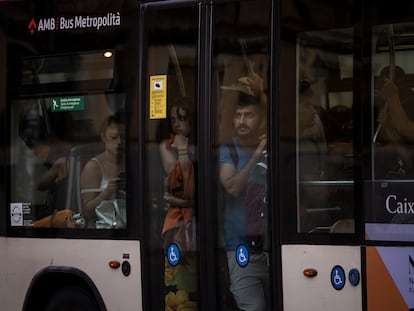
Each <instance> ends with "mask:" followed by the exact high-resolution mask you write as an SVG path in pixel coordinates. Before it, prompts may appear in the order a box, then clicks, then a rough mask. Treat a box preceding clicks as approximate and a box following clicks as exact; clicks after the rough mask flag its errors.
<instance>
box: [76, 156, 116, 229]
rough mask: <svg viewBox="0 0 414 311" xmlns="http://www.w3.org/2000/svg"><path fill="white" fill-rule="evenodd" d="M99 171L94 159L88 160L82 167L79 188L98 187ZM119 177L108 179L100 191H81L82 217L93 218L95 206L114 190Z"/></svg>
mask: <svg viewBox="0 0 414 311" xmlns="http://www.w3.org/2000/svg"><path fill="white" fill-rule="evenodd" d="M101 179H102V176H101V172H100V168H99V166H98V164H97V163H96V162H95V161H89V162H88V163H87V164H86V166H85V168H84V169H83V172H82V176H81V189H82V190H88V189H99V188H100V185H101ZM118 180H119V178H114V179H112V180H110V181H108V186H107V188H105V189H103V190H102V191H101V192H98V191H96V192H88V191H86V192H83V193H82V206H83V217H84V218H85V220H86V221H89V220H91V219H95V218H96V215H95V208H96V207H97V206H98V205H99V204H100V203H101V202H102V201H103V200H108V199H110V198H111V196H112V194H113V193H114V192H115V191H116V187H117V181H118Z"/></svg>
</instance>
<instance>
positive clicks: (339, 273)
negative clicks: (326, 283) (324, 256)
mask: <svg viewBox="0 0 414 311" xmlns="http://www.w3.org/2000/svg"><path fill="white" fill-rule="evenodd" d="M331 284H332V286H333V288H335V289H336V290H341V289H342V288H344V286H345V271H344V269H343V268H342V267H341V266H335V267H333V269H332V271H331Z"/></svg>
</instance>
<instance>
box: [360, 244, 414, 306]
mask: <svg viewBox="0 0 414 311" xmlns="http://www.w3.org/2000/svg"><path fill="white" fill-rule="evenodd" d="M366 261H367V272H366V278H367V310H368V311H385V310H393V311H409V310H413V309H414V248H413V247H390V246H382V247H379V246H378V247H374V246H369V247H367V251H366Z"/></svg>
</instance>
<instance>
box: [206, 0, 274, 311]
mask: <svg viewBox="0 0 414 311" xmlns="http://www.w3.org/2000/svg"><path fill="white" fill-rule="evenodd" d="M270 11H271V4H270V2H268V1H243V2H240V3H231V4H225V5H218V6H216V8H215V10H214V14H215V15H214V28H213V31H214V36H213V93H212V100H213V119H212V126H213V127H212V128H213V130H212V134H213V135H214V146H213V147H214V154H215V156H216V159H215V161H216V163H215V168H216V171H215V172H214V174H215V176H214V178H213V181H212V182H213V184H212V189H214V190H215V192H216V193H217V204H216V208H217V219H218V241H217V245H218V250H217V259H218V260H219V261H220V263H221V264H224V265H223V268H222V270H220V275H219V277H218V280H219V286H218V291H219V293H220V294H219V297H220V310H270V308H271V307H270V306H271V303H270V300H269V297H270V296H271V295H270V286H269V279H270V268H269V255H270V254H271V249H270V239H269V237H270V228H269V226H268V223H269V222H270V217H269V210H270V203H269V202H271V198H270V197H269V195H268V192H267V189H268V188H269V187H270V186H269V178H268V170H267V168H268V165H269V163H268V146H269V121H270V116H269V111H270V108H269V106H270V103H269V101H268V99H269V83H270V57H269V53H270V50H269V49H270V27H269V25H270ZM271 122H272V121H271ZM272 123H273V122H272ZM273 124H275V123H273Z"/></svg>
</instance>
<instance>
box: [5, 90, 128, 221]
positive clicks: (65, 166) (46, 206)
mask: <svg viewBox="0 0 414 311" xmlns="http://www.w3.org/2000/svg"><path fill="white" fill-rule="evenodd" d="M10 107H11V111H10V120H11V121H10V122H11V123H10V127H11V130H10V146H11V147H10V162H11V168H10V178H11V189H10V190H11V203H10V213H11V214H10V225H11V226H12V227H26V228H30V227H35V228H44V227H59V228H125V227H126V206H125V178H124V174H125V165H124V148H123V145H124V144H123V140H124V136H125V132H124V131H125V126H124V122H123V112H122V111H123V109H124V96H123V95H122V94H104V93H102V94H94V95H79V96H76V95H70V96H62V95H60V96H56V97H40V98H31V99H30V98H28V99H19V100H14V101H13V102H12V103H11V105H10ZM114 212H115V213H116V214H117V216H115V218H114V217H113V215H114ZM118 212H119V213H118Z"/></svg>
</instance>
